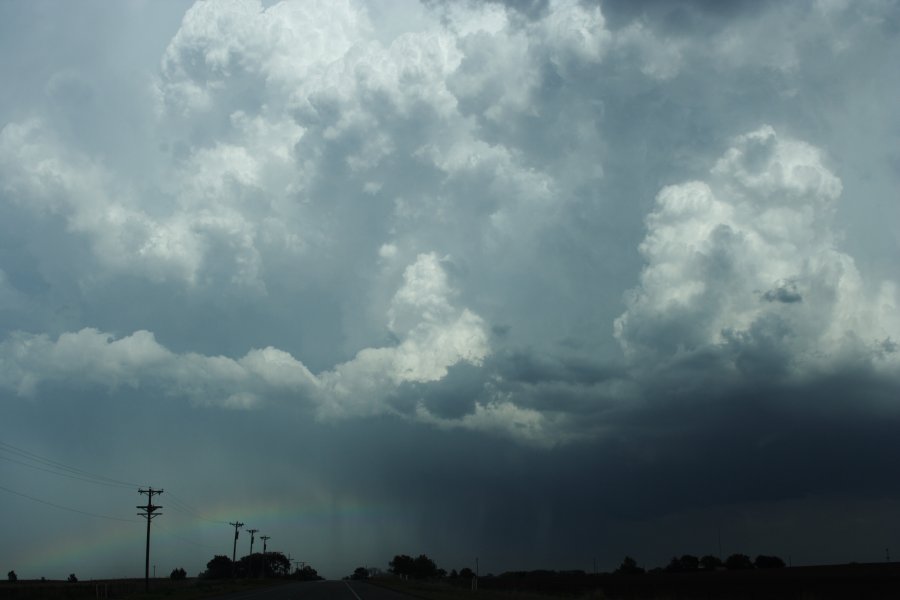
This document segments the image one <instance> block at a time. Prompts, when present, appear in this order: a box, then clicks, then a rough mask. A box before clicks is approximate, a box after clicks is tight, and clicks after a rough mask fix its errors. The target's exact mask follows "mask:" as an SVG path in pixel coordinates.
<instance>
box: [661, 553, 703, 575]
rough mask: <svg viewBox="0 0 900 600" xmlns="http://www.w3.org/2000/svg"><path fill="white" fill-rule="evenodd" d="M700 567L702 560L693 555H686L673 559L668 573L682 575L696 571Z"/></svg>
mask: <svg viewBox="0 0 900 600" xmlns="http://www.w3.org/2000/svg"><path fill="white" fill-rule="evenodd" d="M699 567H700V559H698V558H697V557H696V556H693V555H691V554H684V555H682V556H681V558H678V557H672V560H671V561H669V566H667V567H666V571H669V572H675V573H681V572H684V571H696V570H697V569H698V568H699Z"/></svg>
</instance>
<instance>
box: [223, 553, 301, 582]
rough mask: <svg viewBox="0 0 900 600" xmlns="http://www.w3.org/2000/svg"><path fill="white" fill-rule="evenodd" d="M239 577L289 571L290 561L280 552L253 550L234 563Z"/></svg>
mask: <svg viewBox="0 0 900 600" xmlns="http://www.w3.org/2000/svg"><path fill="white" fill-rule="evenodd" d="M235 570H236V571H237V573H238V575H239V576H240V577H261V576H262V575H281V574H285V573H289V572H290V570H291V561H290V560H288V557H287V556H285V555H284V554H282V553H281V552H266V553H262V552H254V553H253V554H248V555H246V556H242V557H241V558H240V559H239V560H238V561H237V564H236V565H235Z"/></svg>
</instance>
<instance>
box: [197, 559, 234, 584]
mask: <svg viewBox="0 0 900 600" xmlns="http://www.w3.org/2000/svg"><path fill="white" fill-rule="evenodd" d="M233 567H234V564H233V563H232V562H231V559H230V558H228V557H227V556H224V555H221V554H217V555H216V556H214V557H213V558H212V560H211V561H209V562H208V563H206V572H204V573H203V577H204V578H205V579H228V578H229V577H231V575H232V569H233Z"/></svg>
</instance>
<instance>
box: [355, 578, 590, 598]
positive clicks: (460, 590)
mask: <svg viewBox="0 0 900 600" xmlns="http://www.w3.org/2000/svg"><path fill="white" fill-rule="evenodd" d="M367 581H368V582H369V583H371V584H372V585H377V586H380V587H385V588H388V589H391V590H394V591H396V592H400V593H403V594H407V595H409V596H413V597H415V598H422V599H423V600H551V599H553V598H565V599H566V600H605V598H606V597H605V596H604V595H603V594H602V593H601V592H600V591H599V590H597V591H594V592H591V593H589V594H582V595H580V596H558V595H548V594H538V593H536V592H525V591H514V590H509V591H506V590H486V589H480V590H477V591H475V590H471V589H467V588H464V587H459V586H454V585H449V584H446V583H440V582H436V581H417V580H411V579H406V580H403V579H394V578H386V577H385V578H376V579H368V580H367Z"/></svg>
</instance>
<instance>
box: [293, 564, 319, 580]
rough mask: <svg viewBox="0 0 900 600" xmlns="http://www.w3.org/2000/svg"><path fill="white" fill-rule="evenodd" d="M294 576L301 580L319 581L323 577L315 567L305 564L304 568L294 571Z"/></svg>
mask: <svg viewBox="0 0 900 600" xmlns="http://www.w3.org/2000/svg"><path fill="white" fill-rule="evenodd" d="M293 577H294V578H295V579H299V580H300V581H319V580H320V579H323V578H322V577H319V574H318V573H317V572H316V570H315V569H313V568H312V567H310V566H309V565H306V566H304V567H303V568H302V569H297V570H296V571H294V575H293Z"/></svg>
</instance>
